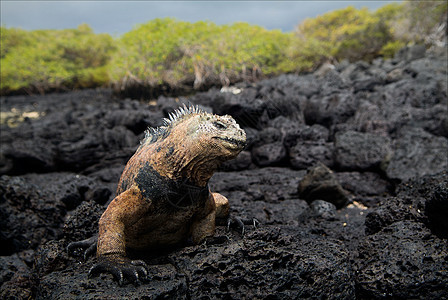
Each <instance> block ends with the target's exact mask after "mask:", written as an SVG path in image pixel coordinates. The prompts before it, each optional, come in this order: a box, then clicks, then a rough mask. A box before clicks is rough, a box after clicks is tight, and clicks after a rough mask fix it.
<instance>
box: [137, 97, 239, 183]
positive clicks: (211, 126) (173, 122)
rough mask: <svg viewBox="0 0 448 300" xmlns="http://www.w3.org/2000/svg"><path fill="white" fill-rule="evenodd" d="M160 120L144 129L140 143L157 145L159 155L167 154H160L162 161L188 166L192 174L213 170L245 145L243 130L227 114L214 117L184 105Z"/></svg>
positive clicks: (234, 155)
mask: <svg viewBox="0 0 448 300" xmlns="http://www.w3.org/2000/svg"><path fill="white" fill-rule="evenodd" d="M164 123H165V124H164V126H162V127H159V128H155V129H150V130H149V131H148V132H147V136H146V138H145V140H144V141H143V143H142V146H144V145H145V144H157V147H156V149H159V148H160V152H161V153H160V154H162V152H166V153H167V154H166V155H163V156H162V155H160V157H161V159H162V158H163V159H164V160H166V161H165V162H164V163H165V164H167V165H168V164H169V165H172V164H174V166H173V167H175V168H179V169H182V168H186V169H191V172H193V173H200V172H206V171H205V170H208V169H209V170H210V171H214V170H215V169H216V167H217V166H218V165H219V164H220V163H221V162H223V161H226V160H229V159H232V158H235V157H236V156H237V155H238V153H240V152H241V151H242V150H243V149H244V147H245V145H246V133H245V132H244V130H243V129H241V128H240V126H239V125H238V124H237V123H236V122H235V120H234V119H233V118H232V117H231V116H228V115H226V116H218V115H214V114H210V113H207V112H204V111H202V110H200V109H199V108H198V107H192V106H190V107H186V106H185V105H184V106H183V107H182V108H179V109H178V110H176V111H174V112H173V113H171V114H170V117H169V119H164ZM159 145H160V146H159ZM207 172H208V171H207ZM210 176H211V174H210Z"/></svg>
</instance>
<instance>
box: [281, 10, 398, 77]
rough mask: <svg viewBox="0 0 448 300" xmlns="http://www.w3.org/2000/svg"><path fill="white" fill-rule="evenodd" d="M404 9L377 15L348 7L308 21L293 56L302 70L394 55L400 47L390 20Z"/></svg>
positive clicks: (300, 28) (298, 35)
mask: <svg viewBox="0 0 448 300" xmlns="http://www.w3.org/2000/svg"><path fill="white" fill-rule="evenodd" d="M400 7H401V6H400V5H396V4H391V5H386V6H385V7H383V8H382V9H379V10H378V11H376V12H370V11H369V10H367V8H362V9H356V8H354V7H347V8H345V9H340V10H335V11H332V12H329V13H326V14H324V15H322V16H318V17H316V18H313V19H306V20H305V21H304V22H302V23H301V24H299V25H298V27H297V28H296V30H295V36H296V40H295V42H294V43H293V44H292V48H291V49H290V52H289V54H290V56H291V57H292V59H293V60H294V61H295V63H296V65H297V67H298V68H299V70H301V71H310V70H313V69H314V68H316V67H317V66H319V65H320V64H322V63H323V62H324V61H339V60H342V59H348V60H350V61H355V60H361V59H363V60H371V59H373V58H374V57H377V56H378V55H380V54H387V55H391V53H390V52H392V51H395V50H396V49H395V48H394V47H393V46H395V45H396V44H395V43H393V33H392V32H391V29H390V26H389V23H388V18H392V17H394V16H395V15H396V14H397V13H398V11H399V10H400ZM386 45H387V47H386V48H385V49H383V47H384V46H386Z"/></svg>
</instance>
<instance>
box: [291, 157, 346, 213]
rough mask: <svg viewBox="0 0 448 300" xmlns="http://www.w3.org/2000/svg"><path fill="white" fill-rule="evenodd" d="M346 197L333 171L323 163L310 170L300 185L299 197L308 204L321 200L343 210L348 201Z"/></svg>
mask: <svg viewBox="0 0 448 300" xmlns="http://www.w3.org/2000/svg"><path fill="white" fill-rule="evenodd" d="M346 195H347V191H345V190H344V189H343V188H342V187H341V185H340V184H339V182H338V181H337V178H336V175H335V174H334V173H333V171H331V170H330V169H329V168H327V167H326V166H325V165H323V164H321V163H319V164H318V165H317V166H315V167H313V168H311V169H309V170H308V173H307V174H306V175H305V177H304V178H303V179H302V180H301V181H300V183H299V196H300V197H301V198H303V199H305V200H306V201H307V202H308V203H311V202H312V201H314V200H318V199H320V200H325V201H327V202H330V203H333V204H334V205H336V207H337V208H342V207H343V206H344V205H345V204H346V203H347V201H348V198H347V196H346Z"/></svg>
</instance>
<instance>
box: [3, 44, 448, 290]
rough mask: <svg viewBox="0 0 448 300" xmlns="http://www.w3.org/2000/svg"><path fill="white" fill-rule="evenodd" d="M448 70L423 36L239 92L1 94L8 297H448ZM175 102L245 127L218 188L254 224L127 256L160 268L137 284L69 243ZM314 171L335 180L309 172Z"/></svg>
mask: <svg viewBox="0 0 448 300" xmlns="http://www.w3.org/2000/svg"><path fill="white" fill-rule="evenodd" d="M442 52H443V51H442ZM442 52H441V53H442ZM444 54H446V51H445V52H444ZM446 82H447V70H446V56H436V55H432V54H430V53H425V51H423V50H422V49H421V47H420V48H418V47H417V48H408V49H405V50H403V51H401V52H400V53H398V54H397V56H396V57H395V58H394V59H391V60H382V59H376V60H375V61H373V62H372V63H371V64H369V63H366V62H357V63H348V62H344V63H341V64H340V65H337V66H335V67H334V68H333V67H330V68H322V69H321V70H319V71H318V72H316V73H315V74H308V75H304V76H298V75H293V74H289V75H282V76H279V77H276V78H272V79H267V80H264V81H261V82H258V83H255V84H238V89H239V91H240V93H233V92H224V91H223V92H221V91H219V90H217V89H211V90H209V91H208V92H204V93H198V94H196V95H193V96H190V97H180V98H166V97H160V98H159V99H157V101H150V102H149V104H148V102H139V101H134V100H130V99H124V100H123V99H117V98H114V96H113V95H112V94H111V92H110V91H108V90H84V91H76V92H71V93H66V94H50V95H45V96H15V97H5V98H1V112H2V120H1V124H0V126H1V128H0V129H1V130H0V134H1V148H0V175H1V177H0V243H1V245H2V247H1V257H0V298H2V299H30V298H31V299H33V298H38V299H61V298H69V299H72V298H82V299H85V298H87V299H96V298H101V299H117V298H130V299H156V298H185V299H216V298H225V299H230V298H236V299H239V298H249V299H291V298H332V299H336V298H337V299H339V298H343V299H347V298H348V299H378V298H400V299H409V298H411V299H446V298H448V289H447V288H446V287H447V286H448V273H447V270H448V246H447V245H448V243H447V238H448V223H447V218H446V215H447V213H448V208H447V207H448V205H447V194H448V174H447V172H446V170H447V167H448V163H447V159H448V158H447V153H448V114H447V112H448V109H447V105H448V101H447V85H446ZM234 91H235V90H234ZM181 103H194V104H198V105H200V106H201V107H202V108H203V109H206V110H208V111H213V112H214V113H218V114H231V115H233V116H234V117H235V118H236V119H237V121H238V122H239V123H240V124H241V125H242V126H243V127H244V129H245V130H246V133H247V138H248V146H247V149H246V150H245V151H243V152H242V153H241V155H240V156H239V157H238V158H237V159H235V160H233V161H230V162H228V163H226V164H225V165H223V166H222V169H221V170H220V172H218V173H217V174H215V176H214V177H213V178H212V180H211V182H210V186H211V188H212V189H213V190H216V191H218V192H220V193H222V194H224V195H225V196H227V197H228V198H229V200H230V203H231V213H232V215H235V216H239V217H240V218H241V219H243V220H245V221H247V222H246V223H247V224H250V223H251V221H252V220H253V219H254V218H256V219H257V220H258V221H259V222H260V224H259V225H258V226H257V227H256V228H254V227H253V226H252V225H246V230H245V235H244V236H242V235H241V234H240V232H239V231H238V230H231V231H230V232H227V231H226V227H225V226H224V225H219V226H218V227H217V232H216V235H215V236H214V237H213V238H210V239H208V240H207V241H206V242H205V243H204V244H201V245H197V246H191V245H179V246H178V247H175V248H172V249H160V250H158V251H155V252H151V253H131V254H130V255H131V256H132V257H136V258H139V259H144V260H145V261H146V262H147V263H148V265H149V266H150V270H149V273H150V274H149V277H150V280H149V281H148V282H144V283H142V284H141V285H139V286H135V285H131V284H127V285H124V286H118V285H117V284H116V282H114V281H113V279H112V276H110V275H108V274H102V275H101V276H100V277H96V278H89V277H88V276H87V272H88V270H89V268H90V267H91V266H92V265H93V263H94V260H95V258H88V259H87V261H84V260H83V258H82V257H81V256H75V257H71V256H69V255H68V254H67V252H66V246H67V244H68V243H69V242H71V241H74V240H79V239H83V238H87V237H90V236H91V235H93V234H95V232H96V230H97V221H98V219H99V217H100V215H101V213H102V212H103V211H104V209H105V207H106V206H107V203H108V201H110V200H111V199H112V198H113V197H114V195H115V190H116V185H117V182H118V179H119V177H120V175H121V172H122V170H123V167H124V165H125V163H126V162H127V160H128V159H129V158H130V156H131V155H132V154H133V153H134V151H135V150H136V148H137V147H138V141H139V140H140V139H141V138H142V137H143V131H144V130H145V128H146V127H147V126H157V125H160V122H161V119H162V118H163V117H165V116H166V115H167V114H168V113H169V112H171V111H172V110H173V109H174V108H176V107H178V106H179V105H180V104H181ZM4 113H7V114H4ZM3 116H4V117H3ZM319 168H321V169H325V170H327V172H324V173H323V175H325V174H327V175H328V174H331V176H330V177H331V180H330V181H331V183H332V184H333V185H332V186H333V189H325V188H323V187H322V183H325V182H326V181H325V180H322V178H325V176H323V177H322V176H321V177H318V178H314V180H309V179H310V174H314V173H316V172H315V171H316V169H319ZM318 173H319V172H318ZM321 175H322V174H321ZM305 183H308V185H307V186H308V187H309V188H308V189H306V188H305V187H304V186H306V185H305ZM327 183H328V180H327ZM299 186H300V188H299ZM310 187H312V188H310ZM305 191H307V192H305ZM310 191H319V193H317V192H315V193H314V195H313V193H311V192H310ZM337 193H340V196H341V198H340V199H343V201H334V199H336V198H338V197H335V196H336V195H337ZM310 195H311V196H310ZM342 196H343V197H342ZM330 202H333V203H330ZM77 254H80V253H77Z"/></svg>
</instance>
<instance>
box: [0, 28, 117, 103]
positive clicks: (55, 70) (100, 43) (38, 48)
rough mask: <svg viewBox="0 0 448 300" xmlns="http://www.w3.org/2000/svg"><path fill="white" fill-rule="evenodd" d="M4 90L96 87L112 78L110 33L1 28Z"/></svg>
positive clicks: (9, 91)
mask: <svg viewBox="0 0 448 300" xmlns="http://www.w3.org/2000/svg"><path fill="white" fill-rule="evenodd" d="M1 33H2V34H1V46H2V50H1V93H2V94H6V93H11V92H14V91H26V92H36V91H38V92H41V93H42V92H44V91H48V90H58V89H63V88H65V89H67V88H86V87H95V86H99V85H102V84H105V83H107V82H109V77H108V69H107V68H108V66H107V64H108V62H109V60H110V55H111V54H112V52H113V51H114V50H115V46H114V43H113V39H112V38H111V37H110V36H109V35H107V34H94V33H93V31H92V29H91V28H90V27H89V26H88V25H85V24H83V25H80V26H79V27H78V28H77V29H66V30H36V31H25V30H21V29H15V28H4V27H2V28H1Z"/></svg>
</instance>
